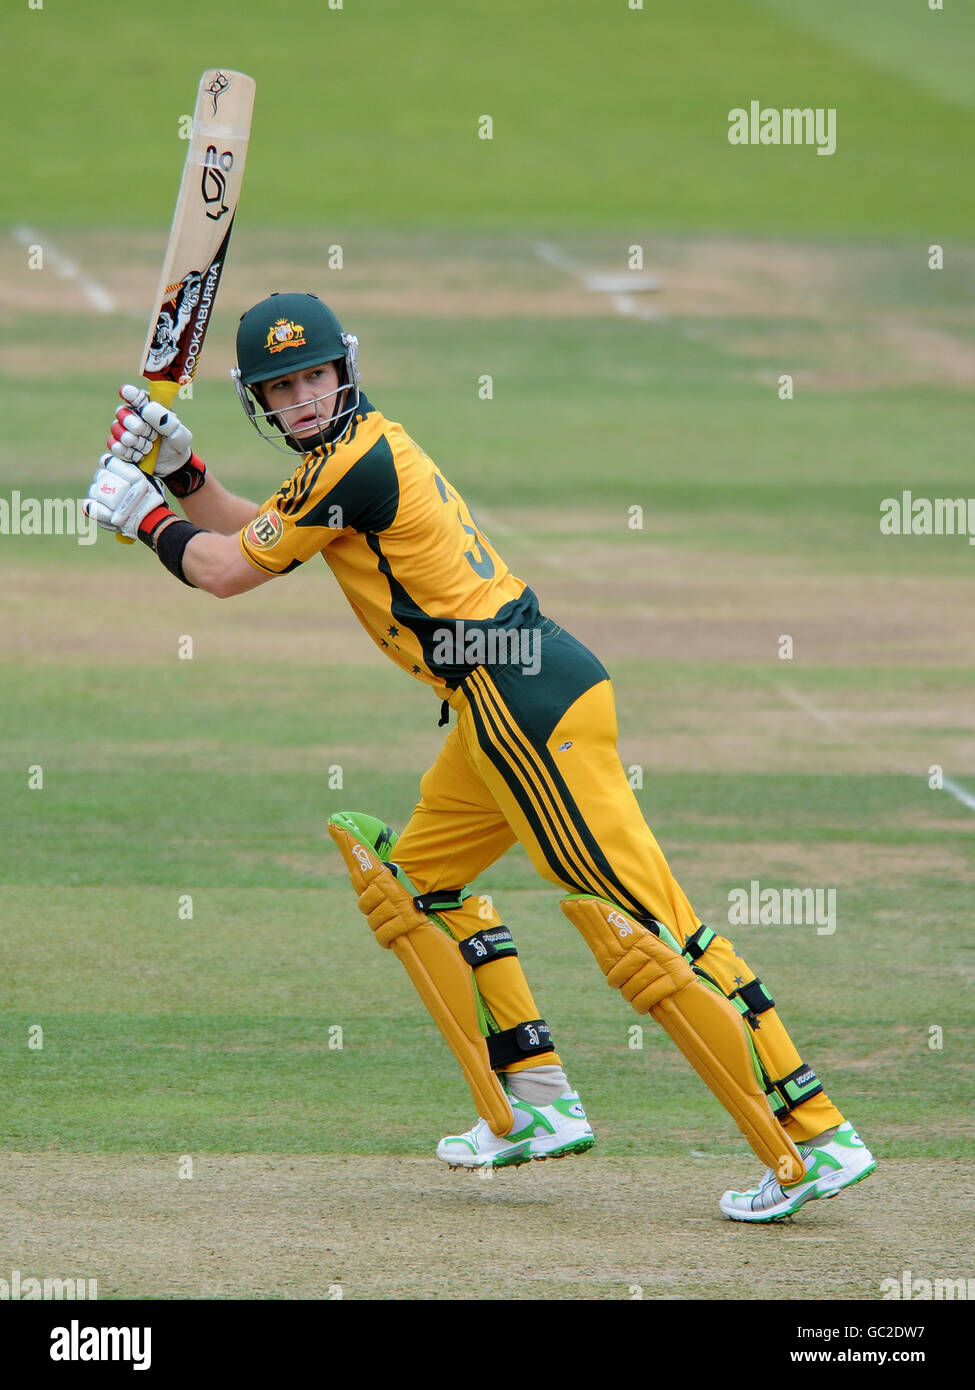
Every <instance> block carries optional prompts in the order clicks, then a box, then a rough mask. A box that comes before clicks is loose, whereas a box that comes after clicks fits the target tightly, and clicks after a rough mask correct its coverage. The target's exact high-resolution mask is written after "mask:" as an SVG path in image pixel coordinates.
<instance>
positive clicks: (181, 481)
mask: <svg viewBox="0 0 975 1390" xmlns="http://www.w3.org/2000/svg"><path fill="white" fill-rule="evenodd" d="M206 480H207V466H206V464H205V463H204V462H203V460H202V459H201V458H200V456H199V454H196V453H192V454H190V456H189V458H188V459H187V460H186V462H185V463H184V464H183V466H182V468H177V469H176V471H175V472H174V473H170V474H169V475H168V477H166V478H163V482H164V483H165V484H166V486H167V487H168V488H169V490H170V492H171V493H172V494H173V496H174V497H178V498H180V500H182V499H183V498H184V497H189V496H191V494H192V493H194V492H198V491H199V489H200V488H201V487H202V486H203V484H204V483H205V482H206Z"/></svg>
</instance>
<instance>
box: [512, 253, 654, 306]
mask: <svg viewBox="0 0 975 1390" xmlns="http://www.w3.org/2000/svg"><path fill="white" fill-rule="evenodd" d="M532 250H533V251H534V252H535V255H536V256H537V257H538V258H539V260H542V261H545V262H546V264H548V265H551V266H554V267H555V269H556V270H562V271H564V272H565V273H566V275H573V276H575V278H576V279H577V280H581V281H582V283H583V284H584V285H585V287H586V289H587V290H591V291H592V292H593V293H594V294H607V295H609V299H610V303H611V304H612V306H613V308H614V309H615V310H616V312H617V313H618V314H622V315H624V317H627V318H638V319H647V320H658V321H659V320H660V319H661V318H662V317H663V315H662V314H660V313H659V312H658V310H656V309H651V308H650V306H649V305H647V304H641V303H640V302H639V301H638V300H637V299H636V298H635V297H634V296H635V295H638V294H645V293H649V292H651V291H653V290H659V289H660V287H661V282H660V280H659V278H658V277H657V276H656V275H648V274H644V273H641V272H639V271H609V272H607V271H598V270H585V269H584V268H583V267H582V266H580V265H577V264H576V262H575V261H573V260H571V259H570V257H568V256H567V255H566V254H565V252H564V251H560V250H559V248H558V247H557V246H553V245H552V243H551V242H550V241H536V242H535V244H534V246H533V247H532Z"/></svg>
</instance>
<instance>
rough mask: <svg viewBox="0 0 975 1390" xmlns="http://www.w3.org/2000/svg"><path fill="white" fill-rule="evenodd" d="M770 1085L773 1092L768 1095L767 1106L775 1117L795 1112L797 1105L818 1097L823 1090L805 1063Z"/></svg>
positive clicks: (814, 1074)
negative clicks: (791, 1111) (768, 1105)
mask: <svg viewBox="0 0 975 1390" xmlns="http://www.w3.org/2000/svg"><path fill="white" fill-rule="evenodd" d="M771 1084H772V1087H773V1090H772V1092H771V1093H770V1094H769V1104H770V1105H771V1107H772V1109H773V1111H774V1112H775V1114H776V1117H778V1116H779V1115H782V1114H788V1112H789V1111H790V1110H795V1108H796V1106H797V1105H801V1104H802V1103H803V1101H805V1100H811V1099H812V1097H813V1096H818V1095H819V1094H820V1092H821V1091H822V1089H823V1087H822V1083H821V1082H820V1080H819V1077H818V1076H817V1075H816V1073H815V1072H814V1071H813V1069H812V1067H810V1066H807V1065H806V1063H805V1062H801V1063H800V1064H799V1066H798V1067H796V1069H795V1071H791V1072H790V1073H789V1075H788V1076H783V1077H782V1079H781V1080H780V1081H773V1082H772V1083H771Z"/></svg>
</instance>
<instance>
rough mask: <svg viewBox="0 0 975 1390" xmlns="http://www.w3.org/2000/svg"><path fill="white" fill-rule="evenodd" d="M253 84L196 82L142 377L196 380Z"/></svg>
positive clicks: (218, 78) (218, 73)
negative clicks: (174, 208)
mask: <svg viewBox="0 0 975 1390" xmlns="http://www.w3.org/2000/svg"><path fill="white" fill-rule="evenodd" d="M255 91H256V84H255V82H254V79H253V78H252V77H248V76H247V74H246V73H243V72H233V71H232V70H231V69H229V68H212V69H210V70H208V71H207V72H205V73H204V74H203V76H202V78H201V79H200V87H199V92H198V94H197V100H196V110H195V111H194V114H193V130H192V134H191V136H190V144H189V149H188V150H187V152H186V163H185V165H184V166H183V179H182V182H181V183H180V189H179V197H178V198H177V200H176V211H175V213H174V215H173V225H172V228H171V230H170V233H169V245H168V246H167V248H166V258H165V260H164V261H163V267H162V273H161V275H160V277H159V288H158V291H157V293H156V299H155V303H154V306H153V311H152V314H151V316H150V320H149V332H148V334H147V336H146V344H145V349H144V351H143V354H142V367H141V372H142V375H143V376H144V377H145V378H146V379H147V380H148V381H150V382H174V383H176V384H177V386H183V385H186V384H187V383H188V382H190V381H192V380H193V376H194V374H195V372H196V369H197V366H198V365H199V361H200V353H201V352H202V350H203V341H204V339H205V337H206V332H207V328H208V327H209V325H210V316H211V314H212V311H213V303H214V300H215V298H216V294H217V288H218V286H219V284H220V277H221V275H222V273H223V267H224V261H225V259H226V255H227V246H228V243H229V241H230V233H231V230H232V229H233V225H234V217H235V216H236V213H237V204H238V201H239V199H240V188H241V182H242V179H243V176H244V163H245V161H246V159H247V144H248V140H249V139H250V127H251V116H252V113H253V110H254V94H255Z"/></svg>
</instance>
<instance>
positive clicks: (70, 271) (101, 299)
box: [10, 226, 117, 314]
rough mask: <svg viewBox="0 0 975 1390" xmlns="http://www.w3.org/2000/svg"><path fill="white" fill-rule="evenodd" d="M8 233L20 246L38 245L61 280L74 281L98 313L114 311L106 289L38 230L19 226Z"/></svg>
mask: <svg viewBox="0 0 975 1390" xmlns="http://www.w3.org/2000/svg"><path fill="white" fill-rule="evenodd" d="M10 235H11V237H12V238H13V240H14V241H16V242H17V243H18V244H19V245H20V246H40V248H41V250H42V252H43V254H44V255H45V256H47V258H48V259H49V260H50V261H51V262H52V264H53V265H54V268H55V270H56V271H57V272H58V274H59V275H60V276H61V278H62V280H72V281H74V283H75V284H76V285H77V286H78V288H79V290H81V292H82V294H83V295H84V296H85V298H86V299H87V300H88V303H89V304H91V305H93V307H94V308H96V309H97V310H98V312H99V313H101V314H114V313H115V310H116V308H117V305H116V303H115V300H114V299H113V298H112V296H111V295H110V294H109V292H108V290H106V289H105V288H104V287H103V286H102V285H100V284H99V283H98V281H97V280H94V279H92V277H91V276H90V275H86V274H85V272H84V271H83V270H82V269H81V267H80V266H78V265H76V264H75V262H74V261H72V260H70V259H69V258H68V257H67V256H65V255H63V254H62V253H61V252H60V251H59V250H58V249H57V247H56V246H54V245H53V244H52V242H51V241H49V240H48V239H47V238H45V237H42V236H41V235H40V233H39V232H35V231H34V230H33V228H31V227H24V226H19V227H14V228H12V229H11V232H10Z"/></svg>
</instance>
